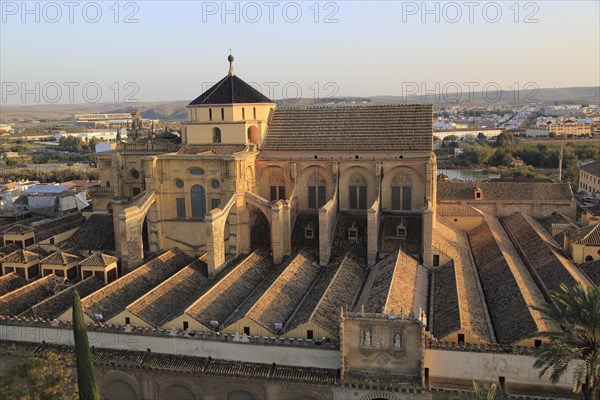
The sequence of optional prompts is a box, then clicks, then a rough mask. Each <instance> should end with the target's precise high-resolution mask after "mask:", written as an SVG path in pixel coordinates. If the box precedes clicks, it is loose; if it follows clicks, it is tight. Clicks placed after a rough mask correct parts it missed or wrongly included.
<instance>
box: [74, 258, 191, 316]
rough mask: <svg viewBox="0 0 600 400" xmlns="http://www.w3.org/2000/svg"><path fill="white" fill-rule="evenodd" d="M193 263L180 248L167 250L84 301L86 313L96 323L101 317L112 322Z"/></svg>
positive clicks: (82, 303) (82, 302)
mask: <svg viewBox="0 0 600 400" xmlns="http://www.w3.org/2000/svg"><path fill="white" fill-rule="evenodd" d="M190 261H191V257H189V256H188V255H186V254H184V253H183V252H182V251H181V250H179V249H177V248H174V249H172V250H167V251H165V252H163V253H162V254H160V255H159V256H158V257H156V258H154V259H152V260H150V261H148V262H147V263H145V264H144V265H142V266H140V267H139V268H137V269H135V270H134V271H132V272H130V273H128V274H126V275H124V276H122V277H121V278H119V279H117V280H116V281H114V282H112V283H110V284H109V285H108V286H105V287H104V288H102V289H100V290H98V291H97V292H95V293H93V294H92V295H90V296H88V297H86V298H85V299H83V300H82V301H81V305H82V306H83V310H84V312H85V313H86V314H88V315H89V316H90V317H92V318H94V319H95V316H96V315H97V314H99V315H102V320H103V321H108V320H109V319H111V318H112V317H114V316H115V315H117V314H118V313H120V312H121V311H123V310H124V309H125V307H127V306H128V305H129V304H131V303H133V302H134V301H135V300H137V299H138V298H140V297H141V296H143V295H144V294H146V293H147V292H148V291H150V290H152V289H153V288H155V287H156V286H158V285H159V284H160V283H162V282H164V281H165V280H166V279H167V278H169V277H170V276H172V275H173V274H175V273H176V272H177V271H179V270H180V269H181V268H183V267H185V266H186V265H187V264H188V263H189V262H190Z"/></svg>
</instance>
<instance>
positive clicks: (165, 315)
mask: <svg viewBox="0 0 600 400" xmlns="http://www.w3.org/2000/svg"><path fill="white" fill-rule="evenodd" d="M210 285H211V280H210V279H208V273H207V266H206V263H205V262H204V261H203V260H201V259H198V258H197V259H195V260H194V261H192V262H191V263H190V264H189V265H187V266H186V267H185V268H183V269H182V270H181V271H179V272H177V273H176V274H175V275H173V276H171V277H170V278H168V279H167V280H166V281H164V282H163V283H161V284H160V285H158V286H157V287H155V288H154V289H152V290H151V291H150V292H148V293H147V294H146V295H144V296H143V297H141V298H139V299H138V300H136V301H135V302H134V303H132V304H130V305H129V306H128V307H127V309H128V310H129V311H131V312H132V313H134V314H135V315H137V316H138V317H140V318H141V319H142V320H144V321H146V322H148V323H149V324H150V325H152V326H155V327H160V326H161V325H163V324H164V323H166V322H168V321H169V320H171V319H172V318H173V317H175V316H176V315H179V314H181V313H182V312H183V311H184V310H185V309H186V308H187V307H188V306H189V305H190V304H192V303H193V302H194V301H195V300H196V299H198V298H199V297H200V296H201V295H202V294H203V293H204V292H205V291H206V290H207V289H208V288H209V287H210Z"/></svg>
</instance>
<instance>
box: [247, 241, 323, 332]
mask: <svg viewBox="0 0 600 400" xmlns="http://www.w3.org/2000/svg"><path fill="white" fill-rule="evenodd" d="M320 272H321V269H320V268H319V265H318V263H317V262H316V260H315V259H314V258H313V257H312V256H311V255H310V254H309V253H308V252H300V253H298V254H297V255H296V256H295V257H294V258H293V259H292V261H291V262H290V263H289V264H288V266H287V267H286V269H285V270H284V271H283V272H282V273H281V275H279V277H278V278H277V279H276V280H275V282H273V284H272V285H271V286H270V287H269V289H267V290H266V291H265V292H264V293H263V294H262V296H261V297H260V299H258V301H257V302H256V303H255V304H254V306H253V307H252V308H251V309H250V311H249V312H248V314H247V316H248V317H249V318H251V319H252V320H254V321H256V323H258V324H260V325H262V326H263V327H265V328H266V329H268V330H270V331H272V332H275V328H274V326H275V323H281V324H282V326H283V324H285V322H286V321H287V320H288V318H290V316H291V315H292V313H293V312H294V310H295V309H296V306H297V305H298V304H299V303H300V301H301V300H302V298H303V297H304V295H305V294H306V293H307V292H308V290H309V289H310V287H311V285H312V283H313V282H314V280H315V279H316V277H317V276H318V275H319V273H320Z"/></svg>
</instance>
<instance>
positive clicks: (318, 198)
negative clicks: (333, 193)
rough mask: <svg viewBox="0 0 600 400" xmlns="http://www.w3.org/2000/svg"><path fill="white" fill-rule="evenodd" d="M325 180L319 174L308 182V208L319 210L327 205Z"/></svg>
mask: <svg viewBox="0 0 600 400" xmlns="http://www.w3.org/2000/svg"><path fill="white" fill-rule="evenodd" d="M326 189H327V186H326V185H325V180H324V179H323V178H322V177H321V176H320V175H319V174H317V173H315V174H314V175H313V176H311V177H310V179H309V180H308V208H313V209H314V208H316V209H319V208H321V207H323V206H324V205H325V203H327V201H326V198H325V197H326V194H325V193H326Z"/></svg>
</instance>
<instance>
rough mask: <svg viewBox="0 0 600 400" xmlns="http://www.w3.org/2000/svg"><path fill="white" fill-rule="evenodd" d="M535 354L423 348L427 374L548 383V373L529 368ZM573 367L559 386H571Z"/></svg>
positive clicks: (457, 377) (531, 366)
mask: <svg viewBox="0 0 600 400" xmlns="http://www.w3.org/2000/svg"><path fill="white" fill-rule="evenodd" d="M534 361H535V357H533V356H523V355H516V354H505V353H480V352H469V351H449V350H439V349H427V350H426V351H425V368H429V376H430V377H436V378H446V379H454V380H459V379H464V380H466V381H472V380H480V381H495V382H498V379H499V377H501V376H503V377H504V378H505V379H506V382H513V383H521V384H529V385H552V383H550V379H549V378H548V374H546V375H545V376H544V377H543V378H540V377H539V376H538V370H536V369H535V368H533V362H534ZM572 370H573V368H572V367H571V368H570V369H569V371H567V372H565V374H564V375H563V376H562V378H561V379H560V381H559V382H558V383H557V386H559V387H565V388H571V387H572V386H573V373H572Z"/></svg>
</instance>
